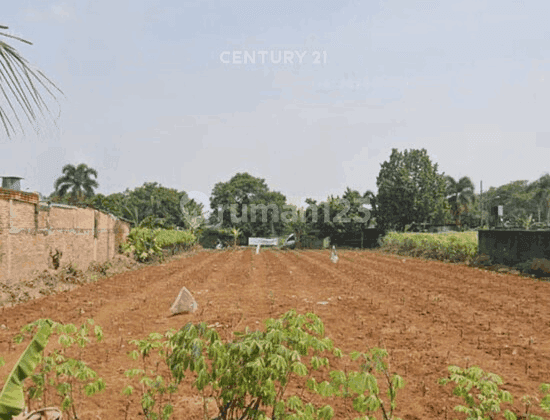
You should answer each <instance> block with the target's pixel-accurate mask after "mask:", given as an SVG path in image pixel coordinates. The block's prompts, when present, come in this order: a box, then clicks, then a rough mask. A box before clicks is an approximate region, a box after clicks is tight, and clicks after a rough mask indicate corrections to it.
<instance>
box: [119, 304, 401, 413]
mask: <svg viewBox="0 0 550 420" xmlns="http://www.w3.org/2000/svg"><path fill="white" fill-rule="evenodd" d="M265 325H266V330H265V331H249V330H248V329H247V330H246V331H245V332H244V333H242V332H241V333H234V334H235V336H236V339H235V340H233V341H229V342H223V341H222V340H221V339H220V336H219V335H218V333H217V331H216V330H215V329H212V328H209V327H207V326H206V324H205V323H201V324H197V325H194V324H192V323H188V324H187V325H185V326H184V327H183V328H182V329H181V330H179V331H177V332H175V331H173V330H171V331H169V332H167V333H166V334H165V335H164V336H163V335H160V334H158V333H153V334H150V335H149V337H147V338H146V339H144V340H137V341H133V342H132V343H133V344H134V345H136V346H137V348H138V349H137V350H135V351H133V352H132V353H130V356H131V358H132V359H134V360H137V359H141V361H142V365H141V367H140V368H136V369H130V370H128V371H126V376H127V377H129V378H134V380H138V379H139V384H135V385H136V386H135V387H134V386H133V385H131V384H130V385H129V386H128V387H126V388H125V389H124V391H123V394H124V395H127V396H130V395H131V394H132V393H133V392H134V389H135V388H138V389H141V399H140V403H141V407H142V410H143V413H144V414H145V418H147V419H163V420H165V419H168V418H170V416H171V415H172V412H173V406H172V403H171V401H172V394H173V393H175V392H176V391H177V387H178V386H179V384H180V383H181V382H182V381H184V380H185V379H186V375H189V376H191V379H192V386H193V387H195V388H196V389H197V390H198V391H199V392H200V394H201V396H202V399H203V411H204V418H205V419H207V418H209V415H208V403H209V402H210V401H214V402H215V403H216V406H217V410H218V416H217V417H216V419H218V420H236V419H242V420H245V419H254V420H267V419H280V420H282V419H296V420H297V419H327V420H329V419H332V417H333V416H334V410H333V409H332V407H331V406H330V405H324V406H321V407H318V406H315V405H314V404H312V403H310V402H306V401H305V400H304V399H302V398H303V397H304V392H305V391H306V389H307V390H309V393H310V394H311V393H315V394H318V395H321V396H325V397H341V398H345V399H349V401H350V405H351V406H352V407H353V408H354V409H355V411H356V412H358V413H360V414H365V415H363V416H361V417H357V419H366V420H368V419H374V418H375V417H374V413H376V412H381V414H382V417H381V418H382V419H384V420H392V419H393V420H397V418H396V417H394V415H393V412H394V409H395V407H396V394H397V390H398V389H400V388H402V387H403V386H404V382H403V379H402V378H401V377H400V376H398V375H396V374H391V373H390V370H389V367H388V365H387V364H386V363H385V362H384V358H385V357H386V356H387V353H386V352H385V351H384V350H382V349H372V350H370V351H369V352H368V353H367V354H362V353H359V352H353V353H352V354H350V359H351V360H352V361H355V360H357V359H359V358H361V360H362V361H363V363H362V364H361V365H360V367H359V369H358V370H357V371H351V370H349V369H348V370H346V372H343V371H338V370H334V371H331V372H328V368H329V361H328V358H327V357H326V355H327V354H328V353H332V354H333V355H334V356H336V357H338V358H342V357H343V354H342V352H341V350H340V349H338V348H335V347H334V346H333V343H332V341H331V340H330V339H329V338H327V337H324V325H323V323H322V321H321V320H320V319H319V318H318V317H317V316H316V315H315V314H312V313H308V314H307V315H297V314H296V312H295V311H293V310H291V311H289V312H287V313H286V314H284V315H282V316H281V317H280V318H279V319H268V320H266V321H265ZM162 366H165V367H167V369H162ZM152 367H154V368H152ZM313 371H318V373H317V374H316V375H315V376H316V377H318V376H319V374H323V373H325V375H324V376H325V377H326V378H327V379H330V380H325V381H322V382H317V381H316V379H315V377H314V376H313ZM300 378H302V379H300ZM378 378H381V379H382V380H383V382H382V383H381V384H380V385H379V383H378ZM293 381H300V382H301V383H303V384H305V387H303V388H302V393H301V395H290V396H289V395H286V394H285V390H286V389H287V386H288V385H289V383H290V382H293ZM384 390H385V392H384ZM384 394H386V396H385V395H384ZM307 400H309V398H308V399H307Z"/></svg>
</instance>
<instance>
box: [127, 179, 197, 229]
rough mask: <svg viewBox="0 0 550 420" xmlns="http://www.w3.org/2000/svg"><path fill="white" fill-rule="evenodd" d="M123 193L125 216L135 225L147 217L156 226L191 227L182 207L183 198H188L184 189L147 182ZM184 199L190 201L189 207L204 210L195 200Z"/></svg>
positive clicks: (187, 206)
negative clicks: (179, 189)
mask: <svg viewBox="0 0 550 420" xmlns="http://www.w3.org/2000/svg"><path fill="white" fill-rule="evenodd" d="M123 195H124V199H123V200H122V211H123V217H126V218H127V219H129V220H131V221H132V222H133V223H134V224H135V225H139V224H140V223H142V222H143V221H144V220H145V219H147V223H149V224H152V225H154V226H164V227H167V228H169V227H182V228H190V226H188V223H187V222H186V218H185V214H184V213H183V212H182V209H181V200H182V198H187V193H186V192H184V191H178V190H176V189H175V188H166V187H163V186H162V185H160V184H158V183H157V182H146V183H144V184H143V185H142V186H141V187H138V188H135V189H134V190H132V191H130V190H126V191H125V192H124V194H123ZM184 201H188V202H187V204H186V208H187V209H192V208H194V207H197V208H198V209H199V211H202V207H201V206H199V205H197V203H195V201H194V200H188V199H187V200H184Z"/></svg>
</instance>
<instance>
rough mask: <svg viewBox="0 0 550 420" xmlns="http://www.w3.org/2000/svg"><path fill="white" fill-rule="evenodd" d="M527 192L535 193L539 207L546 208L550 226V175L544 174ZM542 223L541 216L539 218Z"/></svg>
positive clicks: (547, 221)
mask: <svg viewBox="0 0 550 420" xmlns="http://www.w3.org/2000/svg"><path fill="white" fill-rule="evenodd" d="M527 191H529V192H531V191H535V195H534V199H535V200H536V201H537V205H538V206H540V205H541V204H542V205H543V206H544V207H546V224H547V226H548V225H550V174H544V175H543V176H541V177H540V178H539V179H538V180H537V181H535V182H533V183H532V184H531V185H529V186H528V187H527ZM539 222H540V216H539Z"/></svg>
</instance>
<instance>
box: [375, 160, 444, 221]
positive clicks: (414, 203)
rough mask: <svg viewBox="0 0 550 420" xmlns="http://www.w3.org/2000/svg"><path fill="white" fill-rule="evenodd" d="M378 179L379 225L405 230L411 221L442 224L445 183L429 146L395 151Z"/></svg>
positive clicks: (383, 164)
mask: <svg viewBox="0 0 550 420" xmlns="http://www.w3.org/2000/svg"><path fill="white" fill-rule="evenodd" d="M381 166H382V167H381V169H380V173H379V175H378V178H377V179H376V185H377V186H378V194H377V196H376V203H377V218H376V222H377V226H378V227H380V228H382V229H385V230H390V229H395V230H403V229H404V228H405V226H406V225H410V224H412V223H416V224H420V223H424V222H426V223H443V222H444V220H445V217H446V214H448V204H447V201H446V200H445V196H446V186H445V178H444V176H443V174H439V173H438V171H437V169H438V165H437V163H436V164H432V162H431V160H430V158H429V156H428V153H427V151H426V149H422V150H410V151H409V150H405V151H404V152H399V151H398V150H397V149H393V150H392V154H391V156H390V160H389V161H386V162H384V163H382V165H381Z"/></svg>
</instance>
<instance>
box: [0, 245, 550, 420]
mask: <svg viewBox="0 0 550 420" xmlns="http://www.w3.org/2000/svg"><path fill="white" fill-rule="evenodd" d="M329 257H330V251H328V250H323V251H275V250H273V251H271V250H262V252H261V253H260V254H258V255H255V250H251V249H237V250H230V251H200V252H197V253H191V254H185V255H182V256H181V258H177V259H174V260H172V261H171V262H168V263H165V264H162V265H157V266H148V267H144V268H141V269H139V270H137V271H132V272H126V273H122V274H119V275H116V276H113V277H110V278H104V279H101V280H99V281H97V282H95V283H92V284H87V285H84V286H82V287H80V288H78V289H76V290H72V291H67V292H62V293H59V294H57V295H52V296H48V297H44V298H40V299H37V300H34V301H30V302H26V303H23V304H19V305H16V306H14V307H5V308H3V309H1V310H0V324H4V325H5V326H6V328H3V329H1V330H0V355H1V356H3V357H4V359H5V360H6V366H4V367H3V368H1V369H0V377H5V375H6V374H7V373H8V372H9V371H10V370H11V368H12V366H13V363H15V361H16V360H17V358H18V357H19V356H20V355H21V352H22V351H23V349H24V346H26V344H27V341H26V342H25V344H22V345H18V346H14V345H13V344H10V341H11V340H12V338H13V337H14V336H15V335H16V333H18V332H19V330H20V328H21V327H22V326H24V325H25V324H27V323H29V322H32V321H34V320H36V319H38V318H52V319H54V320H55V321H58V322H64V323H74V324H76V325H80V324H82V323H83V322H85V320H86V319H88V318H93V319H94V320H95V322H96V324H98V325H100V326H101V327H102V328H103V331H104V335H105V338H104V341H103V342H101V343H94V344H90V345H89V346H88V347H86V348H85V349H84V351H83V352H82V360H84V361H86V362H87V363H88V364H89V366H90V367H91V368H93V369H95V370H96V371H97V372H98V374H99V376H100V377H102V378H103V379H105V381H106V384H107V389H106V390H105V391H104V392H102V393H100V394H97V395H95V396H93V397H91V398H85V399H84V400H83V405H82V408H80V410H79V414H80V418H81V419H83V420H87V419H90V420H91V419H94V420H95V419H122V418H124V416H125V406H126V401H127V399H126V397H124V396H122V395H121V390H122V389H123V387H124V386H125V385H126V384H127V383H128V379H127V378H126V377H125V376H124V371H125V370H127V369H129V368H132V367H137V366H136V363H135V362H133V361H132V360H130V359H129V358H128V356H127V352H128V351H129V350H133V349H134V347H133V346H131V345H129V344H128V343H127V341H128V340H131V339H139V338H143V337H145V336H146V335H147V334H149V333H150V332H153V331H156V332H160V333H164V332H165V331H166V330H167V329H169V328H175V329H179V328H181V327H182V326H183V325H185V324H186V323H187V322H193V323H198V322H202V321H205V322H207V323H208V324H215V323H216V322H218V323H219V325H220V326H219V328H217V329H218V331H219V333H220V335H221V336H222V337H223V338H225V339H227V338H229V337H230V336H231V333H232V332H233V331H244V329H245V327H246V326H248V327H250V328H251V329H256V328H263V323H262V320H264V319H266V318H269V317H273V318H276V317H279V316H280V315H281V314H283V313H285V312H286V311H288V310H290V309H292V308H294V309H296V310H297V311H298V313H301V314H305V313H307V312H314V313H315V314H317V315H318V316H319V317H320V318H321V320H322V321H323V322H324V324H325V333H326V335H327V336H328V337H330V338H331V339H332V340H333V342H334V344H335V346H336V347H339V348H340V349H342V351H343V352H344V353H345V354H347V353H349V352H351V351H354V350H357V351H362V352H365V351H367V349H368V348H371V347H376V346H381V347H384V348H386V349H387V350H388V352H389V354H390V358H389V361H390V363H391V370H392V371H394V372H397V373H399V374H400V375H401V376H402V377H403V379H404V380H405V388H404V389H402V390H400V391H399V392H398V395H397V410H396V412H395V415H396V416H398V417H401V418H402V419H406V420H413V419H418V420H420V419H422V420H431V419H434V420H435V419H447V418H448V419H451V418H464V417H461V416H462V415H461V414H459V413H455V412H454V411H453V407H454V406H455V405H457V404H459V403H461V401H460V400H459V399H457V397H454V396H452V385H447V386H446V387H443V386H440V385H439V384H438V383H437V380H438V379H439V378H441V377H444V376H446V375H447V366H448V365H451V364H455V365H458V366H461V367H467V366H473V365H477V366H480V367H481V368H482V369H483V370H485V371H489V372H493V373H497V374H498V375H500V376H501V377H502V378H503V380H504V385H503V386H502V388H503V389H506V390H508V391H510V392H511V393H512V395H513V396H515V397H516V398H515V401H514V407H515V408H516V409H517V410H518V412H519V409H520V407H521V401H520V398H521V396H523V395H525V394H531V395H539V394H538V386H539V385H540V384H541V383H542V382H550V284H548V283H545V282H540V281H535V280H533V279H530V278H526V277H520V276H517V275H511V274H501V273H495V272H489V271H485V270H481V269H476V268H472V267H468V266H465V265H460V264H448V263H443V262H437V261H427V260H419V259H410V258H403V257H398V256H394V255H386V254H383V253H381V252H377V251H364V250H362V251H359V250H358V251H351V250H346V251H340V252H339V257H340V260H339V262H338V263H337V264H333V263H331V261H330V258H329ZM183 286H186V287H187V289H189V291H190V292H191V293H192V294H193V295H194V297H195V299H196V300H197V302H198V305H199V306H198V310H197V311H196V312H195V313H194V314H182V315H177V316H170V312H169V308H170V305H171V304H172V302H173V300H174V298H175V297H176V296H177V294H178V292H179V290H180V289H181V287H183ZM320 301H325V302H329V303H328V304H326V305H322V304H318V303H317V302H320ZM329 359H330V361H331V369H336V368H342V366H340V365H339V364H338V363H341V362H340V361H339V360H335V359H334V358H329ZM353 368H355V366H353ZM294 390H296V388H295V389H294ZM291 391H292V389H291ZM305 395H307V393H306V394H305ZM287 396H288V394H287ZM133 401H134V404H133V405H132V406H131V408H130V412H129V414H128V418H129V419H135V418H143V416H142V415H140V414H139V407H138V405H137V404H136V403H135V402H136V401H137V397H133ZM315 401H321V400H315ZM324 401H325V402H329V403H330V404H331V405H332V406H333V408H334V409H335V417H334V418H336V419H345V418H354V417H358V416H359V414H358V413H355V412H352V411H350V410H349V407H346V406H345V405H344V404H343V403H342V402H341V401H339V400H324ZM539 414H542V413H540V412H539ZM348 415H349V416H350V417H348ZM377 417H378V418H380V414H378V416H377ZM172 418H174V419H202V418H203V417H202V408H201V399H200V397H199V395H198V392H197V391H196V390H194V389H192V388H190V387H189V386H183V387H182V388H181V391H180V392H179V393H178V394H177V398H176V409H175V414H174V416H173V417H172Z"/></svg>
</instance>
